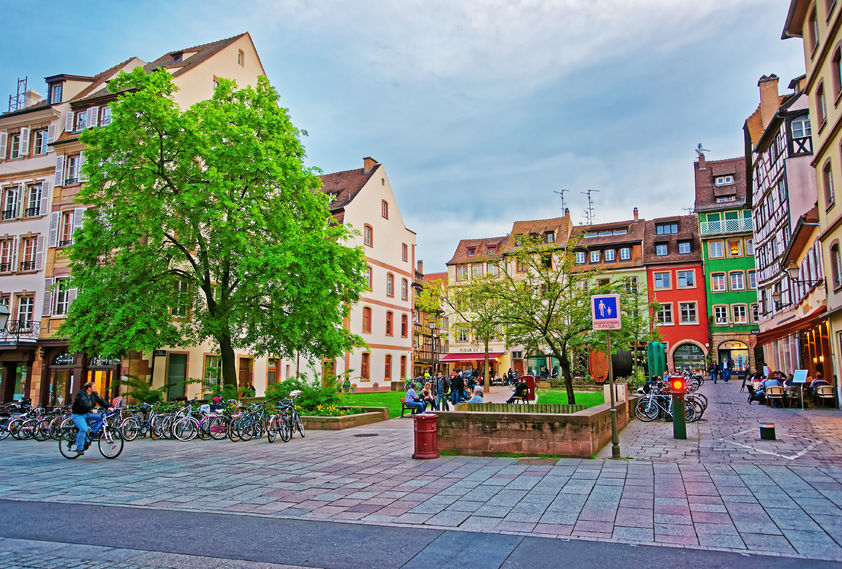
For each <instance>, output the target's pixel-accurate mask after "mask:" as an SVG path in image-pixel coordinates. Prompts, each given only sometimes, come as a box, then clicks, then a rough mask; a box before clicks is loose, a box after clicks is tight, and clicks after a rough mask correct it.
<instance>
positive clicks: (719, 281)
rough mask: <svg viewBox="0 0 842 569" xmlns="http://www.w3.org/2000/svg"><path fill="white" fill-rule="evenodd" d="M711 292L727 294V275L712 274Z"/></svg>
mask: <svg viewBox="0 0 842 569" xmlns="http://www.w3.org/2000/svg"><path fill="white" fill-rule="evenodd" d="M710 290H711V291H712V292H725V291H726V290H728V288H727V286H726V284H725V273H711V275H710Z"/></svg>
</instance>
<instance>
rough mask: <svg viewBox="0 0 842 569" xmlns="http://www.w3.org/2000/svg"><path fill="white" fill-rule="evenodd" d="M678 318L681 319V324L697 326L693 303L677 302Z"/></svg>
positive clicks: (697, 319)
mask: <svg viewBox="0 0 842 569" xmlns="http://www.w3.org/2000/svg"><path fill="white" fill-rule="evenodd" d="M678 307H679V313H680V315H679V317H680V318H681V321H680V322H681V323H682V324H698V323H699V317H698V315H697V313H696V303H695V302H679V303H678Z"/></svg>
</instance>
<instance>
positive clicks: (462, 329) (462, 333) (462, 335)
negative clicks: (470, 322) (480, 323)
mask: <svg viewBox="0 0 842 569" xmlns="http://www.w3.org/2000/svg"><path fill="white" fill-rule="evenodd" d="M456 341H457V342H463V343H464V342H467V341H468V327H467V326H465V325H463V324H459V325H458V326H456Z"/></svg>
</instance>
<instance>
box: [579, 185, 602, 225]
mask: <svg viewBox="0 0 842 569" xmlns="http://www.w3.org/2000/svg"><path fill="white" fill-rule="evenodd" d="M598 191H599V190H588V191H587V192H582V195H584V196H588V209H586V210H585V219H586V220H587V224H588V225H591V224H593V222H594V219H596V214H595V213H594V210H593V199H592V198H591V194H592V193H595V192H598Z"/></svg>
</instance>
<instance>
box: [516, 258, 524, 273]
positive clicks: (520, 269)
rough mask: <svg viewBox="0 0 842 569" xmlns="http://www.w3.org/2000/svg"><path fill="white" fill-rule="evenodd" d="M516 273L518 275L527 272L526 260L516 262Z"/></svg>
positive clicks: (519, 259)
mask: <svg viewBox="0 0 842 569" xmlns="http://www.w3.org/2000/svg"><path fill="white" fill-rule="evenodd" d="M515 271H517V272H518V273H525V272H526V260H524V259H521V258H518V259H517V260H516V261H515Z"/></svg>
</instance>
